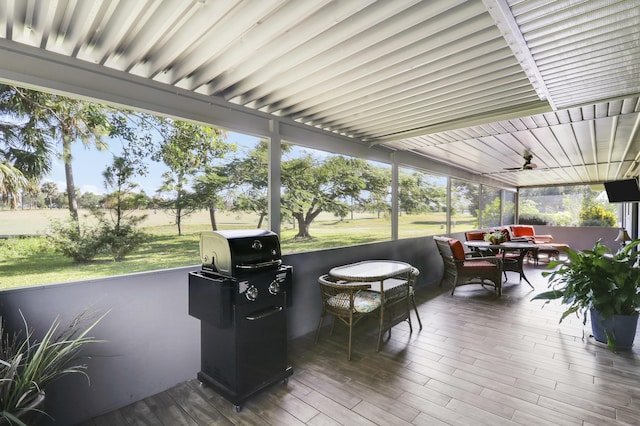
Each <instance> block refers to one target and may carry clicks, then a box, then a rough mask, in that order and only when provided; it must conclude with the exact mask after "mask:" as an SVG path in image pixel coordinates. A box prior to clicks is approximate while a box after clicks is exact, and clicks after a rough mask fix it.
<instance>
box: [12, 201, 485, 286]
mask: <svg viewBox="0 0 640 426" xmlns="http://www.w3.org/2000/svg"><path fill="white" fill-rule="evenodd" d="M147 213H149V215H148V218H147V219H146V220H145V221H144V223H143V227H144V230H145V231H146V232H147V233H148V234H150V241H149V242H147V243H146V244H144V245H143V247H142V248H141V249H140V250H138V251H136V252H135V253H133V254H131V255H129V256H128V257H127V258H126V259H125V260H124V261H122V262H114V261H112V260H110V259H108V258H97V259H96V260H95V261H93V262H90V263H87V264H74V263H73V261H72V260H71V259H68V258H65V257H63V256H62V255H59V254H57V253H54V252H52V251H51V250H50V249H49V248H48V246H47V244H46V241H45V239H44V238H43V237H41V236H37V235H38V234H42V233H43V232H44V231H45V230H46V228H47V225H48V223H49V221H50V220H51V219H64V218H66V217H67V212H66V211H65V210H19V211H0V236H1V235H26V234H28V235H34V236H33V237H30V238H8V239H0V288H13V287H23V286H31V285H40V284H50V283H58V282H67V281H76V280H84V279H90V278H98V277H106V276H111V275H120V274H127V273H132V272H142V271H150V270H156V269H165V268H172V267H179V266H187V265H195V264H198V263H200V255H199V244H198V241H199V235H200V232H202V231H206V230H210V229H211V228H210V224H209V216H208V213H207V212H199V213H197V214H194V215H192V216H190V217H187V218H186V219H185V221H184V224H183V228H182V230H183V235H182V236H180V237H179V236H178V235H177V228H176V226H175V225H171V220H172V218H171V217H170V216H169V215H167V214H165V213H163V212H157V213H155V214H154V212H153V211H151V212H147ZM81 216H83V219H82V220H84V221H90V220H91V219H90V218H88V217H84V215H81ZM444 220H445V215H444V213H434V214H428V215H409V216H407V215H405V216H401V217H400V219H399V229H400V231H399V233H400V237H401V238H410V237H417V236H421V235H433V234H441V233H443V232H444V230H443V228H442V224H443V223H444ZM217 222H218V226H219V228H220V229H237V228H253V227H255V226H256V224H257V218H255V217H252V216H250V215H238V214H235V213H227V214H218V217H217ZM457 227H458V228H459V229H458V230H460V229H462V228H463V227H465V228H468V229H470V228H473V227H474V218H473V217H471V216H469V217H458V218H457ZM10 231H11V232H10ZM296 232H297V230H295V229H291V224H283V230H282V232H281V245H282V250H283V252H285V253H293V252H300V251H308V250H318V249H324V248H330V247H339V246H348V245H355V244H364V243H370V242H376V241H388V240H390V239H391V222H390V220H389V219H388V218H376V217H372V216H367V215H360V216H356V218H354V219H349V220H346V219H345V220H338V219H336V218H334V217H332V216H331V215H325V216H322V215H321V216H320V217H319V218H318V219H316V221H314V223H313V224H312V227H311V235H312V236H313V239H312V240H310V241H296V240H294V236H295V234H296Z"/></svg>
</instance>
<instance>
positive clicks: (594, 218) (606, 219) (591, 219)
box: [580, 205, 618, 226]
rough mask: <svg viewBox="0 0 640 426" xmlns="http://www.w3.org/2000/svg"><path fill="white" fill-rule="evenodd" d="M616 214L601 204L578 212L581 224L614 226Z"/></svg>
mask: <svg viewBox="0 0 640 426" xmlns="http://www.w3.org/2000/svg"><path fill="white" fill-rule="evenodd" d="M617 222H618V219H617V218H616V215H615V214H614V213H612V212H610V211H608V210H607V209H605V208H604V207H603V206H599V205H595V206H590V207H588V208H585V209H583V210H582V211H581V212H580V225H581V226H616V223H617Z"/></svg>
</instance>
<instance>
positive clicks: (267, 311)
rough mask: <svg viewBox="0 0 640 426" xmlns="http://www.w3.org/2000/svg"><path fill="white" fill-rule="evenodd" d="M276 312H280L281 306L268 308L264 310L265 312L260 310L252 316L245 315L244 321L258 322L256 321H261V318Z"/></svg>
mask: <svg viewBox="0 0 640 426" xmlns="http://www.w3.org/2000/svg"><path fill="white" fill-rule="evenodd" d="M278 312H282V306H274V307H272V308H269V309H265V310H262V311H258V312H255V313H253V314H250V315H247V316H246V317H245V319H246V320H247V321H258V320H261V319H263V318H267V317H270V316H271V315H275V314H277V313H278Z"/></svg>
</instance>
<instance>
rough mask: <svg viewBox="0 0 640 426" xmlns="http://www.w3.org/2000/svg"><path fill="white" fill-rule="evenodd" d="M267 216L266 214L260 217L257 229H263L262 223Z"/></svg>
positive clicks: (261, 214)
mask: <svg viewBox="0 0 640 426" xmlns="http://www.w3.org/2000/svg"><path fill="white" fill-rule="evenodd" d="M265 216H266V215H265V214H264V213H260V216H259V217H258V226H257V229H260V228H261V227H262V221H263V220H264V217H265Z"/></svg>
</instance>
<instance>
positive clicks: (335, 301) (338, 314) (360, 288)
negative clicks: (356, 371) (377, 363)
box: [315, 275, 382, 360]
mask: <svg viewBox="0 0 640 426" xmlns="http://www.w3.org/2000/svg"><path fill="white" fill-rule="evenodd" d="M318 282H319V283H320V293H321V295H322V313H321V314H320V322H319V323H318V329H317V330H316V338H315V343H318V338H319V337H320V330H321V329H322V325H323V323H324V318H325V316H326V315H327V314H330V315H332V316H333V320H332V323H331V334H333V328H334V327H335V324H336V321H335V320H336V318H337V319H339V320H340V321H342V322H343V323H344V324H345V325H346V326H347V327H349V346H348V359H349V360H351V336H352V334H353V326H354V325H356V323H358V321H360V320H361V319H362V318H364V317H366V316H367V315H370V314H374V313H378V311H379V310H380V306H381V305H382V301H381V297H380V293H376V292H373V291H367V289H368V288H370V287H371V284H370V283H345V282H342V281H340V282H337V281H335V280H333V279H332V278H331V277H329V276H328V275H322V276H321V277H320V278H318ZM381 333H382V330H380V334H381Z"/></svg>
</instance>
